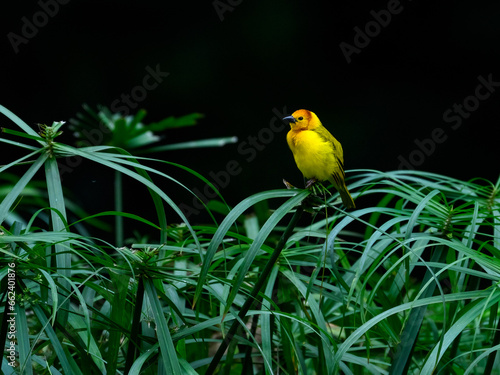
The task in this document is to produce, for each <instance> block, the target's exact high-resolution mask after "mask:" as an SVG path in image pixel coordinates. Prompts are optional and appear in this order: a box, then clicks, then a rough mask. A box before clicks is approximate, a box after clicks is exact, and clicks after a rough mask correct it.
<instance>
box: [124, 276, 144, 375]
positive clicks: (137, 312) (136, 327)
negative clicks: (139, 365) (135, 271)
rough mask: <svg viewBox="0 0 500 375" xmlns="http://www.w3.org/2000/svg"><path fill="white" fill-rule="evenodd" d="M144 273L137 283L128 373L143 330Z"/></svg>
mask: <svg viewBox="0 0 500 375" xmlns="http://www.w3.org/2000/svg"><path fill="white" fill-rule="evenodd" d="M143 278H144V275H139V282H138V284H137V295H136V297H135V308H134V316H133V318H132V328H131V332H130V341H129V345H128V351H127V360H126V362H125V372H124V373H125V374H128V372H129V371H130V368H131V367H132V364H133V363H134V361H135V357H136V353H137V349H138V343H139V342H140V340H139V339H138V338H139V333H140V331H141V329H140V328H141V312H142V302H143V301H144V280H143Z"/></svg>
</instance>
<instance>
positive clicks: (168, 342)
mask: <svg viewBox="0 0 500 375" xmlns="http://www.w3.org/2000/svg"><path fill="white" fill-rule="evenodd" d="M144 284H145V285H144V286H145V290H146V295H147V296H148V299H149V302H150V304H151V310H152V313H153V317H154V319H155V323H156V334H157V335H158V342H159V344H160V352H161V357H162V361H163V366H164V368H165V372H166V373H167V374H172V375H181V374H182V372H181V366H180V364H179V358H178V357H177V352H176V351H175V346H174V343H173V341H172V337H171V336H170V331H169V328H168V323H167V321H166V319H165V314H164V312H163V308H162V306H161V303H160V300H159V299H158V296H157V294H156V288H155V286H154V284H153V281H152V280H151V279H149V278H146V279H145V280H144Z"/></svg>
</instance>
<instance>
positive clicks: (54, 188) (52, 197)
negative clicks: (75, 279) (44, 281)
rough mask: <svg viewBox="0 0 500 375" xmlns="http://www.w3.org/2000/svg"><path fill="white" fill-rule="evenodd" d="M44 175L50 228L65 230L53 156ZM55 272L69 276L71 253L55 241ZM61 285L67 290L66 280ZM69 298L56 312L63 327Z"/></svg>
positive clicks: (57, 172) (59, 187)
mask: <svg viewBox="0 0 500 375" xmlns="http://www.w3.org/2000/svg"><path fill="white" fill-rule="evenodd" d="M45 176H46V181H47V193H48V196H49V203H50V207H51V208H52V210H51V211H50V216H51V219H52V228H53V230H54V232H65V231H66V226H67V218H66V206H65V204H64V193H63V190H62V185H61V176H60V175H59V168H58V166H57V160H56V159H55V158H48V159H47V160H46V161H45ZM54 249H55V258H56V265H57V272H58V273H60V274H61V275H62V276H63V277H65V278H69V277H70V276H71V253H70V252H68V251H66V247H65V246H63V245H62V244H58V243H56V244H55V245H54ZM61 286H63V287H64V288H66V289H68V290H69V288H70V287H69V283H68V281H67V280H64V279H63V280H61ZM68 310H69V300H67V301H66V302H64V303H63V304H62V305H61V310H60V312H59V314H58V318H57V319H58V321H59V323H60V324H61V325H62V326H63V327H64V326H65V325H66V322H67V319H68Z"/></svg>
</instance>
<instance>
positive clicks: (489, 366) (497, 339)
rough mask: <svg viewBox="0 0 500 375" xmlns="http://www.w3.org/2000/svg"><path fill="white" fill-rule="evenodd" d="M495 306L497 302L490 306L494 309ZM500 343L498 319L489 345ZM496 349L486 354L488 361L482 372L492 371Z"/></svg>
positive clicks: (499, 321)
mask: <svg viewBox="0 0 500 375" xmlns="http://www.w3.org/2000/svg"><path fill="white" fill-rule="evenodd" d="M495 307H496V308H497V309H498V303H497V304H496V305H493V306H492V309H495ZM498 344H500V319H498V322H497V327H496V330H495V336H494V337H493V342H492V343H491V346H496V345H498ZM497 353H498V352H497V351H494V352H491V353H490V355H489V356H488V361H487V362H486V367H485V368H484V373H485V374H487V375H489V374H492V373H493V364H494V363H495V358H496V356H497Z"/></svg>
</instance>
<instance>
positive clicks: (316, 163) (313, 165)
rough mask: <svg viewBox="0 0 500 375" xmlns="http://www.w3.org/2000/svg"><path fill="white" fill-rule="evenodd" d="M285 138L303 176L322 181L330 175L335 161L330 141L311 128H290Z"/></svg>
mask: <svg viewBox="0 0 500 375" xmlns="http://www.w3.org/2000/svg"><path fill="white" fill-rule="evenodd" d="M286 138H287V142H288V146H290V149H291V150H292V152H293V157H294V158H295V162H296V163H297V167H298V168H299V169H300V171H301V172H302V174H303V175H304V177H306V178H315V179H317V180H319V181H324V180H327V179H328V178H329V177H330V176H331V175H332V173H333V172H334V170H335V167H336V166H337V162H336V160H335V155H334V150H333V145H332V144H331V142H328V141H327V140H325V139H324V138H322V137H321V136H320V135H319V134H318V133H317V132H315V131H312V130H299V131H296V130H290V131H289V132H288V134H287V137H286Z"/></svg>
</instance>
